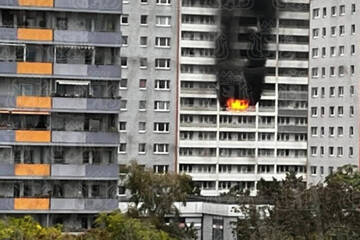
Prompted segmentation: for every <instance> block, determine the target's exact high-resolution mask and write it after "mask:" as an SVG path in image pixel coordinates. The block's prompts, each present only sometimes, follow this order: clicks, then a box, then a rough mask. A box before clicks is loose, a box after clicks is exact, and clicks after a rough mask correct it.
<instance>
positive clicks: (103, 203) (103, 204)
mask: <svg viewBox="0 0 360 240" xmlns="http://www.w3.org/2000/svg"><path fill="white" fill-rule="evenodd" d="M117 208H118V200H117V199H87V198H84V199H63V198H0V212H1V211H14V210H15V211H72V212H73V211H79V212H86V211H90V212H91V211H111V210H115V209H117Z"/></svg>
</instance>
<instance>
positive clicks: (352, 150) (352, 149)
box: [349, 147, 354, 157]
mask: <svg viewBox="0 0 360 240" xmlns="http://www.w3.org/2000/svg"><path fill="white" fill-rule="evenodd" d="M352 156H354V148H353V147H349V157H352Z"/></svg>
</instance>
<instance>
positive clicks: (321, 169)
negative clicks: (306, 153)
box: [320, 167, 324, 175]
mask: <svg viewBox="0 0 360 240" xmlns="http://www.w3.org/2000/svg"><path fill="white" fill-rule="evenodd" d="M320 174H321V175H324V167H320Z"/></svg>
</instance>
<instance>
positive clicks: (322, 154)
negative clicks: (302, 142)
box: [320, 146, 325, 156]
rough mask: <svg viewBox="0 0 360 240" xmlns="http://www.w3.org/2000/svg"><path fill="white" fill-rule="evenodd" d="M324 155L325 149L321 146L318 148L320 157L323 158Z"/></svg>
mask: <svg viewBox="0 0 360 240" xmlns="http://www.w3.org/2000/svg"><path fill="white" fill-rule="evenodd" d="M324 154H325V148H324V147H323V146H321V147H320V155H321V156H324Z"/></svg>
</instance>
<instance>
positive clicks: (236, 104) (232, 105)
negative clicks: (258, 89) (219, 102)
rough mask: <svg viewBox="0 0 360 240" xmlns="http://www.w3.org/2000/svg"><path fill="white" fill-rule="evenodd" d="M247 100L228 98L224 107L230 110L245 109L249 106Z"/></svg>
mask: <svg viewBox="0 0 360 240" xmlns="http://www.w3.org/2000/svg"><path fill="white" fill-rule="evenodd" d="M249 104H250V103H249V100H246V99H234V98H229V99H228V100H227V101H226V107H227V109H228V110H230V111H246V110H247V109H248V108H249Z"/></svg>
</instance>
